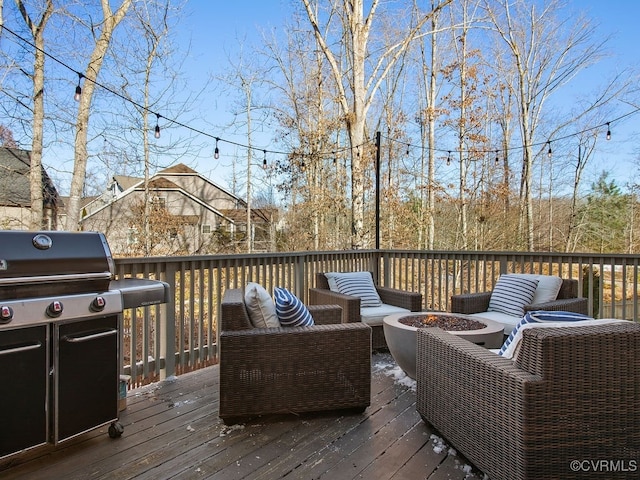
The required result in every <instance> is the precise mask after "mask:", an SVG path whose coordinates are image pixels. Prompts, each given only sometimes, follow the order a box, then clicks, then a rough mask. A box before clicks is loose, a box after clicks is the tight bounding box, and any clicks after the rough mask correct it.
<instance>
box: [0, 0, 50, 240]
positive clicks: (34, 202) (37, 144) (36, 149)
mask: <svg viewBox="0 0 640 480" xmlns="http://www.w3.org/2000/svg"><path fill="white" fill-rule="evenodd" d="M15 1H16V5H17V7H18V9H19V10H20V15H21V16H22V19H23V20H24V23H25V24H26V25H27V28H28V29H29V32H30V33H31V35H32V37H33V42H34V45H35V47H36V48H35V51H34V58H33V73H32V74H31V81H32V83H33V93H32V95H33V96H32V101H33V105H32V109H33V110H32V137H31V168H30V173H29V187H30V190H31V224H30V228H32V229H35V230H38V229H40V228H42V227H43V220H44V219H43V214H44V205H43V197H44V195H43V190H42V145H43V132H44V114H45V112H44V64H45V53H44V52H45V50H44V43H45V41H44V32H45V27H46V26H47V22H48V21H49V19H50V18H51V15H52V14H53V0H47V1H46V3H45V5H44V7H43V10H42V11H41V12H39V13H38V16H39V18H38V19H37V20H36V21H35V22H34V20H33V19H32V16H31V15H30V14H29V12H27V6H26V5H25V3H24V2H23V1H22V0H15ZM0 10H1V5H0Z"/></svg>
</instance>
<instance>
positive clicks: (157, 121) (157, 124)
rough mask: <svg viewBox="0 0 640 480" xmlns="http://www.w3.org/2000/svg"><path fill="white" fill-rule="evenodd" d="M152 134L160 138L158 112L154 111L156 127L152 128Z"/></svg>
mask: <svg viewBox="0 0 640 480" xmlns="http://www.w3.org/2000/svg"><path fill="white" fill-rule="evenodd" d="M153 136H154V137H156V138H160V114H159V113H156V128H155V129H154V133H153Z"/></svg>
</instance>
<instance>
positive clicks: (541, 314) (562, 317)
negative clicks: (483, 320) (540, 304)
mask: <svg viewBox="0 0 640 480" xmlns="http://www.w3.org/2000/svg"><path fill="white" fill-rule="evenodd" d="M583 320H593V318H592V317H589V316H588V315H583V314H581V313H574V312H563V311H547V310H534V311H532V312H527V313H526V314H525V316H524V317H522V320H520V321H519V322H518V324H517V325H516V326H515V327H514V329H513V330H512V331H511V333H510V334H509V336H508V337H507V339H506V340H505V341H504V344H503V345H502V348H500V352H498V354H499V355H504V354H505V353H506V352H507V349H508V348H509V345H511V344H512V343H513V340H514V338H515V337H516V335H517V334H518V332H519V331H520V330H521V329H522V326H523V325H527V324H530V323H557V322H580V321H583Z"/></svg>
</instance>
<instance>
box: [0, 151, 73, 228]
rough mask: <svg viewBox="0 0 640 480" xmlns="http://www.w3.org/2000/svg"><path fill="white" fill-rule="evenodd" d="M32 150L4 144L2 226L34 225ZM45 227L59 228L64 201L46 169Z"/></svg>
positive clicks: (0, 173) (0, 154)
mask: <svg viewBox="0 0 640 480" xmlns="http://www.w3.org/2000/svg"><path fill="white" fill-rule="evenodd" d="M30 171H31V152H29V151H28V150H21V149H18V148H9V147H0V229H2V230H26V229H29V228H31V186H30V182H29V172H30ZM41 176H42V206H43V219H42V225H41V228H42V229H45V230H55V229H56V228H57V217H58V210H59V208H61V205H62V202H61V200H60V196H59V195H58V191H57V189H56V187H55V186H54V184H53V182H52V181H51V178H50V177H49V175H47V172H46V171H45V169H44V168H42V175H41Z"/></svg>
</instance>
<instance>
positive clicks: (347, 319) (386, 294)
mask: <svg viewBox="0 0 640 480" xmlns="http://www.w3.org/2000/svg"><path fill="white" fill-rule="evenodd" d="M376 290H377V291H378V295H380V300H382V303H384V304H386V305H393V306H395V307H400V308H404V309H407V310H409V311H411V312H419V311H420V310H422V294H421V293H414V292H407V291H405V290H398V289H395V288H388V287H380V286H377V285H376ZM309 304H311V305H340V306H341V307H342V322H343V323H352V322H360V321H361V315H360V299H359V298H358V297H353V296H350V295H343V294H341V293H338V292H333V291H331V290H330V289H329V282H328V281H327V277H326V276H325V274H324V273H316V288H310V289H309ZM370 327H371V335H372V340H371V341H372V346H373V349H374V350H379V349H387V342H386V341H385V339H384V331H383V326H382V320H381V321H380V324H379V325H377V324H373V325H370Z"/></svg>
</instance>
